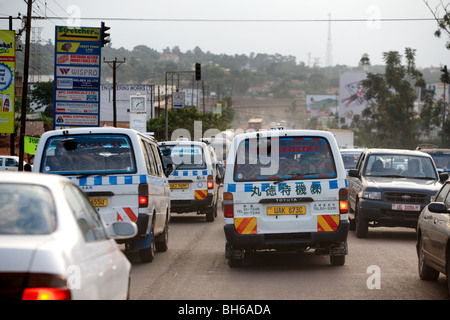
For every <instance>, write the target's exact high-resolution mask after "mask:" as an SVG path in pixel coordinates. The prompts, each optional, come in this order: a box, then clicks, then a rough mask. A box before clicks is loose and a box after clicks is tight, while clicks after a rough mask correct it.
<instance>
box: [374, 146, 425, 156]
mask: <svg viewBox="0 0 450 320" xmlns="http://www.w3.org/2000/svg"><path fill="white" fill-rule="evenodd" d="M365 152H367V153H373V154H378V153H384V154H398V155H411V156H422V157H423V156H425V157H431V156H430V155H429V154H427V153H424V152H421V151H416V150H408V149H383V148H372V149H366V151H365Z"/></svg>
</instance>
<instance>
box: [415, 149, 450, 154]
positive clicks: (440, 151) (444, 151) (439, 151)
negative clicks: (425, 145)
mask: <svg viewBox="0 0 450 320" xmlns="http://www.w3.org/2000/svg"><path fill="white" fill-rule="evenodd" d="M418 151H422V152H425V153H428V154H450V149H420V150H418Z"/></svg>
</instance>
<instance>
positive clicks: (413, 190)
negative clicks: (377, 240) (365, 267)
mask: <svg viewBox="0 0 450 320" xmlns="http://www.w3.org/2000/svg"><path fill="white" fill-rule="evenodd" d="M447 178H448V174H447V173H442V174H440V175H438V172H437V170H436V167H435V165H434V162H433V161H432V158H431V156H430V155H428V154H425V153H423V152H419V151H410V150H394V149H367V150H364V151H363V153H362V154H361V156H360V158H359V160H358V164H357V166H356V169H351V170H349V174H348V190H349V209H350V210H349V216H350V218H351V219H352V220H351V221H352V222H353V223H352V225H351V228H352V229H355V230H356V236H357V237H358V238H364V237H366V236H367V232H368V227H369V226H370V227H377V226H385V227H386V226H387V227H408V228H415V227H416V225H417V219H418V217H419V214H420V212H421V210H422V209H423V208H424V207H425V206H426V205H427V204H428V203H430V201H431V200H432V197H433V196H434V195H435V194H436V192H437V191H438V190H439V189H440V187H441V186H442V184H441V182H443V181H445V180H447Z"/></svg>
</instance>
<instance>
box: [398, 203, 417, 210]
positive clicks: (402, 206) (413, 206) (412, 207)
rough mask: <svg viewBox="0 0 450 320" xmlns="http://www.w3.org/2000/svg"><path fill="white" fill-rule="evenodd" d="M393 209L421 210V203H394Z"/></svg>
mask: <svg viewBox="0 0 450 320" xmlns="http://www.w3.org/2000/svg"><path fill="white" fill-rule="evenodd" d="M392 210H401V211H420V205H418V204H395V203H394V204H392Z"/></svg>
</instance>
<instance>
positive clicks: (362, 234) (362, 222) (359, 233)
mask: <svg viewBox="0 0 450 320" xmlns="http://www.w3.org/2000/svg"><path fill="white" fill-rule="evenodd" d="M355 220H356V221H355V229H356V237H357V238H367V234H368V232H369V221H368V220H367V219H364V218H362V217H361V215H360V209H359V203H357V204H356V208H355Z"/></svg>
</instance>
